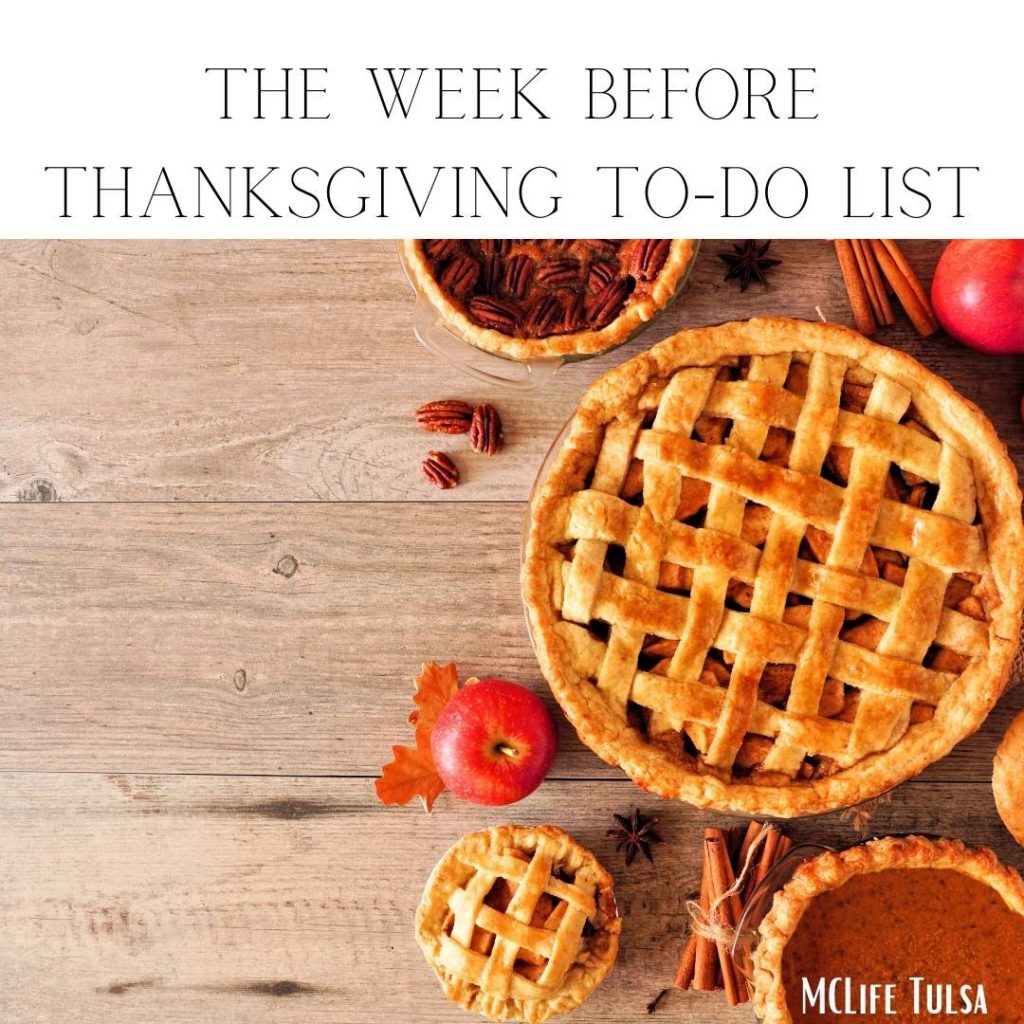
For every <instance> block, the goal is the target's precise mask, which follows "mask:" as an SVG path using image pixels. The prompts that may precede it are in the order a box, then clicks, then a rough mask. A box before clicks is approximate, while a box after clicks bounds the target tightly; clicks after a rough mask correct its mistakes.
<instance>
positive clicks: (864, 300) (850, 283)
mask: <svg viewBox="0 0 1024 1024" xmlns="http://www.w3.org/2000/svg"><path fill="white" fill-rule="evenodd" d="M835 247H836V256H837V257H838V259H839V269H840V270H841V271H842V272H843V283H844V284H845V285H846V293H847V295H849V297H850V308H851V309H852V310H853V322H854V323H855V324H856V325H857V330H858V331H860V332H861V334H874V332H875V329H876V326H877V325H876V324H875V317H874V314H873V313H872V312H871V300H870V299H869V298H868V292H867V286H866V285H865V283H864V278H863V277H862V276H861V273H860V269H859V267H858V266H857V257H856V256H855V255H854V252H853V245H852V244H851V242H850V240H849V239H848V238H837V239H836V240H835Z"/></svg>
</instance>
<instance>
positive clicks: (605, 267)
mask: <svg viewBox="0 0 1024 1024" xmlns="http://www.w3.org/2000/svg"><path fill="white" fill-rule="evenodd" d="M615 272H616V268H615V264H614V263H609V262H608V261H607V260H598V261H597V262H595V263H591V264H590V270H589V271H588V272H587V291H588V292H590V293H591V295H595V294H597V292H599V291H600V290H601V289H602V288H605V287H607V286H608V285H609V284H611V282H612V281H614V280H615Z"/></svg>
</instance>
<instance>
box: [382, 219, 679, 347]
mask: <svg viewBox="0 0 1024 1024" xmlns="http://www.w3.org/2000/svg"><path fill="white" fill-rule="evenodd" d="M695 251H696V248H695V243H694V242H693V241H692V240H690V239H681V238H676V239H669V238H629V239H607V238H557V239H537V238H529V239H502V238H497V239H496V238H491V239H482V240H472V239H470V240H465V241H459V240H458V239H453V238H428V239H423V240H419V239H407V240H406V241H405V242H403V243H402V252H403V256H404V257H405V261H406V265H407V267H408V268H409V271H410V274H411V275H412V278H413V283H414V284H415V285H416V286H417V287H418V288H419V289H420V290H421V291H422V292H424V293H425V294H426V296H427V297H428V298H429V299H430V301H431V302H432V303H433V305H434V306H435V307H436V308H437V310H438V312H439V313H440V315H441V317H442V318H443V320H444V321H445V323H447V324H448V325H449V326H450V327H452V328H453V329H454V330H455V332H456V333H457V334H458V335H459V336H460V337H462V338H464V339H465V340H466V341H468V342H470V343H471V344H473V345H475V346H476V347H477V348H481V349H485V350H486V351H488V352H496V353H498V354H499V355H503V356H508V357H510V358H512V359H533V358H536V357H545V356H552V357H557V356H562V357H564V356H573V355H593V354H595V353H598V352H604V351H606V350H608V349H610V348H614V347H615V346H616V345H621V344H623V343H624V342H626V341H628V340H629V339H630V338H631V337H633V335H635V334H636V333H637V332H638V331H639V330H642V329H643V327H644V326H646V324H647V323H648V322H649V321H650V320H651V319H652V317H654V316H655V315H656V314H657V313H659V312H660V311H661V310H662V309H664V308H665V306H666V305H667V304H668V303H669V302H670V301H671V300H672V299H673V298H674V297H675V295H676V294H677V292H678V291H679V290H680V288H681V287H682V285H683V283H684V281H685V278H686V274H687V271H688V270H689V268H690V264H691V263H692V261H693V257H694V254H695Z"/></svg>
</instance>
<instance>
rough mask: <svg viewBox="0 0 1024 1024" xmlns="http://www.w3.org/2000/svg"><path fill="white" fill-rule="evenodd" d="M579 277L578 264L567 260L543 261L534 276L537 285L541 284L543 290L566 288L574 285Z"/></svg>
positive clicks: (575, 261)
mask: <svg viewBox="0 0 1024 1024" xmlns="http://www.w3.org/2000/svg"><path fill="white" fill-rule="evenodd" d="M579 276H580V265H579V262H578V261H577V260H574V259H568V258H565V259H562V258H559V259H553V260H545V261H544V262H543V263H542V264H541V265H540V266H539V267H538V268H537V272H536V274H534V278H535V280H536V281H537V284H542V285H544V287H545V288H567V287H569V286H570V285H574V284H575V283H576V281H577V280H578V279H579Z"/></svg>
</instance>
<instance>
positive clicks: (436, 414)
mask: <svg viewBox="0 0 1024 1024" xmlns="http://www.w3.org/2000/svg"><path fill="white" fill-rule="evenodd" d="M472 420H473V407H472V406H471V405H469V404H467V403H466V402H463V401H460V400H459V399H458V398H442V399H441V400H440V401H437V402H427V404H426V405H421V406H420V407H419V408H418V409H417V410H416V422H417V423H418V424H419V425H420V426H421V427H422V428H423V429H424V430H428V431H430V432H431V433H432V434H465V433H466V431H468V430H469V425H470V423H471V422H472Z"/></svg>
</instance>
